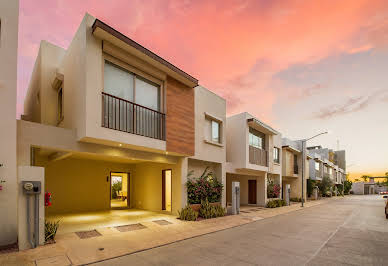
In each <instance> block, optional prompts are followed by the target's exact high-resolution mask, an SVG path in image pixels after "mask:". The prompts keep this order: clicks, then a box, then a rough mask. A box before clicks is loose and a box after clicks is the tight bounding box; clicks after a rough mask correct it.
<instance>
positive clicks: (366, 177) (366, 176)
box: [361, 175, 370, 182]
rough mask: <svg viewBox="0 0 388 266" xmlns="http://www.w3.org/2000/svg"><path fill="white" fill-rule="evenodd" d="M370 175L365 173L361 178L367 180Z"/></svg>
mask: <svg viewBox="0 0 388 266" xmlns="http://www.w3.org/2000/svg"><path fill="white" fill-rule="evenodd" d="M369 177H370V176H369V175H363V176H362V177H361V178H362V179H364V182H366V181H367V180H368V178H369Z"/></svg>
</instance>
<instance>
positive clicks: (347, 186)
mask: <svg viewBox="0 0 388 266" xmlns="http://www.w3.org/2000/svg"><path fill="white" fill-rule="evenodd" d="M351 189H352V181H349V180H346V181H345V182H344V194H346V195H348V194H349V192H350V190H351Z"/></svg>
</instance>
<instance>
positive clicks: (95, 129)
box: [18, 14, 226, 219]
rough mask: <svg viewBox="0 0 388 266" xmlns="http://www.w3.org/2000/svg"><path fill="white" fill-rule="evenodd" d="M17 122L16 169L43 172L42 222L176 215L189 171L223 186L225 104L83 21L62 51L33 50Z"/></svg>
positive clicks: (108, 30) (118, 36)
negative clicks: (128, 213)
mask: <svg viewBox="0 0 388 266" xmlns="http://www.w3.org/2000/svg"><path fill="white" fill-rule="evenodd" d="M22 118H23V119H22V120H20V121H18V165H19V166H25V165H31V166H37V167H41V168H42V169H44V175H43V177H42V178H41V180H42V183H43V187H44V190H45V191H47V192H50V193H51V194H52V206H50V207H49V208H46V210H44V208H42V212H43V219H44V215H45V216H46V217H50V216H53V215H55V216H56V217H57V216H58V215H66V214H69V213H77V214H80V215H82V213H85V214H86V213H88V212H90V211H106V210H110V209H132V208H134V209H141V210H148V211H153V212H163V213H166V214H169V213H170V214H177V211H178V210H179V209H181V208H182V207H184V206H185V205H186V204H187V192H186V186H185V185H186V181H187V175H188V173H189V172H190V171H193V172H194V173H195V175H197V176H198V173H202V172H203V171H204V169H205V168H206V167H209V168H210V170H211V171H212V172H213V173H214V176H215V177H216V178H218V179H219V180H220V181H222V182H223V183H224V182H225V178H226V176H225V161H226V148H225V140H226V139H225V131H226V128H225V124H226V102H225V100H224V99H223V98H221V97H219V96H217V95H215V94H214V93H212V92H210V91H208V90H207V89H205V88H203V87H201V86H199V85H198V80H197V79H195V78H193V77H192V76H190V75H189V74H187V73H186V72H184V71H182V70H181V69H179V68H177V67H176V66H174V65H172V64H171V63H169V62H168V61H166V60H164V59H163V58H161V57H160V56H158V55H156V54H155V53H153V52H152V51H150V50H148V49H146V48H145V47H143V46H141V45H140V44H138V43H136V42H135V41H133V40H131V39H130V38H128V37H127V36H125V35H123V34H122V33H120V32H118V31H117V30H115V29H114V28H112V27H111V26H109V25H107V24H105V23H104V22H102V21H100V20H98V19H95V18H94V17H92V16H90V15H88V14H86V15H85V17H84V19H83V21H82V23H81V24H80V26H79V28H78V30H77V32H76V34H75V36H74V38H73V40H72V41H71V43H70V46H69V47H68V48H67V49H63V48H60V47H57V46H55V45H53V44H50V43H48V42H45V41H43V42H42V43H41V46H40V50H39V54H38V57H37V60H36V63H35V66H34V70H33V73H32V76H31V80H30V84H29V89H28V93H27V97H26V99H25V104H24V115H23V117H22ZM117 187H119V188H117ZM225 201H226V197H225V194H224V197H223V204H224V205H225Z"/></svg>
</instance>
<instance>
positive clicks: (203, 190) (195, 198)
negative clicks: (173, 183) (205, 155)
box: [186, 167, 223, 204]
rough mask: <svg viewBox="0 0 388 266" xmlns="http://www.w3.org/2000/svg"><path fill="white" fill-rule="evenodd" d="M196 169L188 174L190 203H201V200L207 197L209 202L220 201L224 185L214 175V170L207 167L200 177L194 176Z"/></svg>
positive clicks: (188, 199)
mask: <svg viewBox="0 0 388 266" xmlns="http://www.w3.org/2000/svg"><path fill="white" fill-rule="evenodd" d="M193 174H194V171H190V172H189V174H188V176H187V177H188V180H187V182H186V187H187V201H188V203H189V204H200V203H201V200H203V201H205V200H206V199H207V200H208V201H209V202H220V201H221V195H222V190H223V185H222V183H221V182H220V181H218V180H217V178H216V177H215V176H214V174H213V172H211V171H209V167H206V169H205V171H203V173H202V175H201V176H200V177H198V178H193V177H192V176H193Z"/></svg>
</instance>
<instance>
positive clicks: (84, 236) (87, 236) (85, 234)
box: [75, 230, 101, 239]
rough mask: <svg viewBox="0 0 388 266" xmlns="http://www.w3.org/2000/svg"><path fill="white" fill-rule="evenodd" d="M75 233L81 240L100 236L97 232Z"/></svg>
mask: <svg viewBox="0 0 388 266" xmlns="http://www.w3.org/2000/svg"><path fill="white" fill-rule="evenodd" d="M75 233H76V235H77V236H78V237H79V238H81V239H84V238H91V237H97V236H101V234H100V233H99V232H98V231H97V230H91V231H80V232H75Z"/></svg>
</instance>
